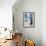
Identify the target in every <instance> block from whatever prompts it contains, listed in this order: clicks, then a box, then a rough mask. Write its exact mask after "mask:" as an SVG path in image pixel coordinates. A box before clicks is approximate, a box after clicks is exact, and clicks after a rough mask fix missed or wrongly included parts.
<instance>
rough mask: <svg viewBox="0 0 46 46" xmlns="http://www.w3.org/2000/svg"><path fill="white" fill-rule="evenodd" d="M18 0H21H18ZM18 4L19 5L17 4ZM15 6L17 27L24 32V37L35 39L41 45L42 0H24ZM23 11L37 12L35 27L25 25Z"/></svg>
mask: <svg viewBox="0 0 46 46" xmlns="http://www.w3.org/2000/svg"><path fill="white" fill-rule="evenodd" d="M18 2H20V1H19V0H18ZM16 4H17V5H16ZM16 4H15V5H14V6H13V13H14V17H15V18H14V19H15V22H14V23H15V28H16V29H17V30H18V32H22V33H23V37H24V38H25V39H26V38H27V39H31V40H34V41H35V44H36V46H41V34H40V32H41V30H40V21H39V20H40V15H41V1H40V0H23V1H22V2H21V3H16ZM23 12H35V27H34V28H24V27H23Z"/></svg>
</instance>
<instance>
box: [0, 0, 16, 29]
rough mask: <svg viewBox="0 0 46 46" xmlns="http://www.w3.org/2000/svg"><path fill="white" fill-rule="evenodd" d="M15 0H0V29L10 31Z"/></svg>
mask: <svg viewBox="0 0 46 46" xmlns="http://www.w3.org/2000/svg"><path fill="white" fill-rule="evenodd" d="M15 2H16V0H0V27H7V28H9V29H12V6H13V5H14V3H15Z"/></svg>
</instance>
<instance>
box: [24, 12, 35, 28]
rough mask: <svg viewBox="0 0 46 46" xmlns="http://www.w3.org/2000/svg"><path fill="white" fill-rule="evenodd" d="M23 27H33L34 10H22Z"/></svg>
mask: <svg viewBox="0 0 46 46" xmlns="http://www.w3.org/2000/svg"><path fill="white" fill-rule="evenodd" d="M23 27H25V28H27V27H30V28H34V27H35V12H23Z"/></svg>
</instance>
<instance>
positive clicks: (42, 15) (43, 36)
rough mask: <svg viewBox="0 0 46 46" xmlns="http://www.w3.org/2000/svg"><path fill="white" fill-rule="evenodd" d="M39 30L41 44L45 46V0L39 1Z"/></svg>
mask: <svg viewBox="0 0 46 46" xmlns="http://www.w3.org/2000/svg"><path fill="white" fill-rule="evenodd" d="M40 30H41V40H42V46H46V0H42V1H41V16H40Z"/></svg>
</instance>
